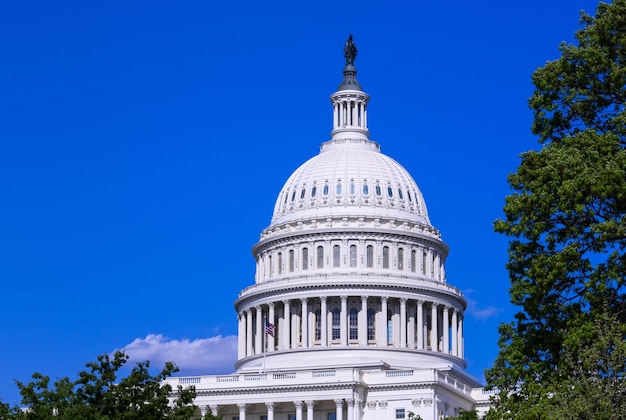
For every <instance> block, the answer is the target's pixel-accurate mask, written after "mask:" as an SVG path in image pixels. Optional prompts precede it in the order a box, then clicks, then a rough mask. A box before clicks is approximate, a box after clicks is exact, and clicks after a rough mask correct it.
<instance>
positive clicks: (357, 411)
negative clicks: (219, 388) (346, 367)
mask: <svg viewBox="0 0 626 420" xmlns="http://www.w3.org/2000/svg"><path fill="white" fill-rule="evenodd" d="M332 401H333V403H334V405H335V410H334V413H335V418H336V420H343V419H344V414H346V416H345V418H346V420H360V419H361V405H362V401H360V400H356V399H354V398H349V399H345V400H344V399H341V398H338V399H334V400H332ZM320 403H322V401H313V400H307V401H301V400H297V401H293V408H294V411H295V419H296V420H303V414H304V412H305V411H306V419H307V420H311V419H313V415H314V409H315V406H316V405H317V406H319V405H320ZM289 405H291V403H276V402H271V401H268V402H266V403H265V408H266V411H265V412H266V413H267V414H266V415H261V418H262V419H264V418H265V419H267V420H274V414H275V413H276V411H277V410H278V409H279V408H280V411H281V412H285V411H286V409H288V408H287V407H288V406H289ZM385 407H386V405H385ZM224 408H225V407H224V406H221V405H218V404H210V405H207V406H200V410H201V414H202V416H204V415H205V414H207V412H209V411H210V412H211V414H212V415H214V416H218V415H220V413H223V412H224V411H225V410H224ZM250 408H251V404H247V403H238V404H237V409H238V411H239V420H246V413H247V412H248V411H249V409H250ZM255 408H256V406H255ZM289 408H291V407H289ZM324 411H326V412H328V410H327V409H324ZM255 415H258V410H255ZM290 418H291V417H290Z"/></svg>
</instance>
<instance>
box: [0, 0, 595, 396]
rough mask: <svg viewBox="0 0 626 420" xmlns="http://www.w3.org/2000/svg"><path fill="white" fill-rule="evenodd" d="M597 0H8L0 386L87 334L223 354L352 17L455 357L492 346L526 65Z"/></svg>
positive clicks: (58, 358)
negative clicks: (462, 316)
mask: <svg viewBox="0 0 626 420" xmlns="http://www.w3.org/2000/svg"><path fill="white" fill-rule="evenodd" d="M595 6H596V2H595V1H590V0H526V1H523V2H519V1H506V0H505V1H503V0H500V1H491V0H485V1H479V2H468V1H460V0H449V1H446V2H443V1H442V2H436V1H421V0H420V1H418V0H414V1H406V2H399V1H393V0H392V1H388V2H382V1H378V2H372V1H362V2H344V1H328V0H318V1H315V2H307V3H304V2H258V1H254V2H253V1H239V2H217V1H213V2H211V1H178V2H166V1H155V0H152V1H132V2H127V1H115V0H111V1H106V2H104V1H102V2H95V1H94V2H84V1H58V2H46V1H28V0H5V1H3V2H1V3H0V54H1V57H2V63H3V64H2V65H1V66H0V182H1V184H0V187H1V191H2V194H1V195H0V281H1V284H2V289H1V290H2V292H1V296H2V301H1V303H0V343H1V345H0V400H2V401H4V402H10V403H18V402H19V395H18V392H17V387H16V386H15V384H14V379H17V380H20V381H28V380H29V378H30V375H31V374H32V373H33V372H35V371H37V372H40V373H43V374H46V375H49V376H51V377H52V378H53V379H56V378H58V377H63V376H70V377H71V378H75V377H76V373H77V372H78V371H79V370H82V369H83V367H84V364H85V363H87V362H89V361H92V360H95V358H96V357H97V355H99V354H102V353H109V352H112V351H114V350H115V349H126V350H127V352H128V353H129V354H130V355H131V357H132V358H133V360H135V361H136V360H143V359H150V360H151V361H152V362H153V364H154V365H157V366H161V365H162V363H163V362H164V361H165V360H173V361H175V362H176V363H177V364H178V365H179V366H180V367H181V374H184V375H186V374H202V373H204V374H213V373H227V372H231V371H232V370H233V368H232V365H233V363H234V355H235V354H236V351H235V348H236V347H235V340H236V339H235V334H236V331H237V323H236V313H235V311H234V309H233V301H234V299H235V298H236V297H237V294H238V292H239V291H240V290H241V289H243V288H245V287H246V286H248V285H250V284H252V283H253V282H254V269H255V264H254V260H253V258H252V255H251V252H250V249H251V247H252V246H253V245H254V243H255V242H256V241H257V240H258V239H259V233H260V232H261V230H262V229H263V228H265V227H266V226H267V225H268V224H269V222H270V218H271V214H272V210H273V206H274V200H275V198H276V196H277V194H278V192H279V191H280V189H281V187H282V185H283V183H284V182H285V181H286V180H287V178H288V176H289V175H290V174H291V172H292V171H293V170H295V169H296V168H297V167H298V166H299V165H300V164H302V163H303V162H305V161H306V160H307V159H308V158H310V157H311V156H313V155H315V154H317V151H318V147H319V145H320V143H322V142H323V141H326V140H328V139H329V133H330V130H331V128H332V119H331V116H332V109H331V105H330V101H329V95H330V94H332V93H333V92H334V90H335V89H336V88H337V86H338V85H339V83H340V82H341V79H342V74H341V70H342V68H343V64H344V60H343V55H342V54H343V53H342V48H343V42H344V41H345V39H346V38H347V36H348V34H350V33H352V34H354V39H355V42H356V45H357V47H358V49H359V55H358V58H357V61H356V66H357V69H358V71H359V73H358V80H359V82H360V83H361V85H362V86H363V89H364V90H365V91H366V92H367V93H368V94H370V96H371V97H372V99H371V101H370V104H369V128H370V132H371V133H372V136H371V138H372V139H373V140H375V141H377V142H379V143H380V144H381V146H382V151H383V152H384V153H385V154H387V155H389V156H391V157H393V158H394V159H395V160H397V161H399V162H400V163H401V164H402V165H403V166H404V167H405V168H407V169H408V170H409V172H410V173H411V174H412V175H413V177H414V179H415V180H416V182H417V184H418V185H419V187H420V188H421V190H422V192H423V194H424V197H425V199H426V203H427V206H428V211H429V215H430V219H431V221H432V223H433V224H434V225H435V227H437V228H438V229H439V230H440V231H441V232H442V235H443V239H444V241H446V243H447V244H448V245H449V246H450V248H451V252H450V256H449V257H448V261H447V273H448V281H449V282H450V283H451V284H453V285H455V286H457V287H459V288H461V289H462V290H463V291H464V292H465V295H466V297H467V299H468V302H469V307H468V310H467V312H466V322H465V328H466V332H465V335H466V359H467V362H468V370H469V372H470V373H472V374H473V375H475V376H477V377H478V378H482V375H483V371H484V369H485V368H487V367H489V366H490V365H491V363H492V361H493V359H494V358H495V356H496V354H497V350H498V347H497V340H498V334H497V326H498V324H499V323H500V322H506V321H510V320H511V319H512V316H513V314H514V312H515V308H513V307H512V306H511V305H510V304H509V298H508V295H507V290H508V276H507V273H506V271H505V268H504V265H505V263H506V260H507V249H506V248H507V244H506V239H505V238H503V237H500V236H498V235H496V234H494V233H493V228H492V226H493V220H494V219H496V218H497V217H499V216H501V214H502V206H503V203H504V197H505V196H506V195H507V194H508V192H509V190H508V186H507V181H506V177H507V175H508V174H509V173H511V172H512V171H514V170H515V168H516V167H517V165H518V163H519V154H520V153H521V152H523V151H526V150H529V149H533V148H538V143H537V140H536V138H535V137H534V136H533V135H532V134H531V133H530V128H529V127H530V124H531V120H532V115H531V112H530V111H529V110H528V108H527V102H526V100H527V98H528V97H529V96H530V95H531V93H532V90H533V89H532V85H531V81H530V76H531V74H532V72H533V71H534V70H535V69H536V68H537V67H539V66H541V65H543V64H544V63H545V62H546V61H547V60H550V59H555V58H557V57H558V55H559V53H558V45H559V43H560V42H561V41H564V40H565V41H573V33H574V31H575V30H576V28H578V22H579V12H580V10H581V9H584V10H586V11H588V12H594V10H595Z"/></svg>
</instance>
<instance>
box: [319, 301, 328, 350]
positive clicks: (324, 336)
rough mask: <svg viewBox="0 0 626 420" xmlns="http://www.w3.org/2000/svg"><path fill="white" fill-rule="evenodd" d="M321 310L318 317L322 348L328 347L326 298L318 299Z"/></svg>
mask: <svg viewBox="0 0 626 420" xmlns="http://www.w3.org/2000/svg"><path fill="white" fill-rule="evenodd" d="M320 302H321V304H322V305H321V306H322V307H321V308H320V316H321V317H322V331H321V335H320V338H321V339H322V347H328V308H327V306H326V296H321V297H320Z"/></svg>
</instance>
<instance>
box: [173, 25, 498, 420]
mask: <svg viewBox="0 0 626 420" xmlns="http://www.w3.org/2000/svg"><path fill="white" fill-rule="evenodd" d="M344 57H345V59H346V65H345V67H344V70H343V75H344V77H343V82H342V83H341V85H340V86H339V88H338V89H337V91H336V92H335V93H333V94H332V95H331V97H330V99H331V102H332V105H333V130H332V132H331V138H330V140H328V141H326V142H324V143H322V145H321V147H320V153H319V154H318V155H317V156H315V157H313V158H311V159H309V160H307V161H306V162H305V163H304V164H302V165H301V166H300V167H299V168H298V169H296V171H295V172H293V174H292V175H291V176H289V177H288V179H287V182H286V183H285V184H284V186H283V187H282V189H281V191H280V193H279V195H278V198H277V200H276V203H275V206H274V211H273V215H272V219H271V222H270V224H269V226H268V227H267V228H266V229H264V230H263V231H262V232H261V235H260V240H259V241H258V242H257V243H256V244H255V245H254V246H253V248H252V254H253V256H254V259H255V263H256V274H255V279H254V283H253V284H251V285H249V286H248V287H246V288H245V289H243V290H242V291H240V293H239V295H238V297H237V299H236V300H235V305H234V306H235V310H236V311H237V318H238V332H237V336H238V342H237V362H236V363H235V369H236V370H237V372H236V373H234V374H232V375H217V376H208V377H189V378H180V380H179V383H178V385H190V384H192V385H194V386H195V387H196V392H197V403H198V404H199V405H200V406H201V407H204V411H205V412H207V411H208V409H209V408H210V410H211V413H212V414H213V415H218V414H222V415H223V417H224V418H233V419H241V420H245V419H246V414H248V415H250V416H251V418H253V419H262V420H263V419H265V420H274V419H276V420H302V419H304V418H305V417H304V414H305V411H306V420H342V419H344V418H345V419H346V420H376V419H389V418H395V419H405V418H407V417H408V414H409V413H410V412H413V413H414V414H415V415H416V417H418V418H423V419H425V420H437V419H441V418H445V417H449V416H453V415H454V416H455V415H458V414H459V413H460V410H471V409H473V408H475V407H478V404H481V405H480V407H481V409H482V410H483V411H484V410H485V407H488V404H489V403H488V398H489V397H488V396H485V394H483V392H482V390H481V389H477V388H476V387H478V386H479V383H478V381H477V380H476V379H475V378H473V377H472V376H471V375H469V374H468V373H467V372H466V371H465V367H466V362H465V351H464V346H465V335H464V320H465V316H464V312H465V309H466V308H467V301H466V300H465V298H464V297H463V294H462V293H461V291H460V290H459V289H457V288H456V287H454V286H453V285H451V284H449V283H448V280H447V276H446V270H445V264H446V258H447V256H448V252H449V249H448V246H447V245H446V244H445V242H444V241H443V240H442V239H441V235H440V233H439V231H438V230H437V229H435V228H434V227H433V226H432V225H431V223H430V221H429V218H428V213H427V211H426V204H425V203H424V198H423V197H422V193H421V192H420V190H419V188H418V187H417V185H416V183H415V181H414V180H413V178H412V177H411V175H410V174H409V173H408V172H407V171H406V169H404V168H403V167H402V166H401V165H400V164H399V163H397V162H396V161H395V160H393V159H391V158H390V157H388V156H386V155H384V154H383V153H381V152H380V146H379V145H378V143H376V142H374V141H372V140H370V138H369V131H368V128H367V103H368V101H369V96H368V95H367V94H366V93H365V92H363V90H362V89H361V86H360V85H359V83H358V82H357V80H356V68H355V67H354V59H355V57H356V47H355V46H354V43H353V41H352V36H350V38H349V39H348V41H346V43H345V46H344ZM344 415H345V416H346V417H344Z"/></svg>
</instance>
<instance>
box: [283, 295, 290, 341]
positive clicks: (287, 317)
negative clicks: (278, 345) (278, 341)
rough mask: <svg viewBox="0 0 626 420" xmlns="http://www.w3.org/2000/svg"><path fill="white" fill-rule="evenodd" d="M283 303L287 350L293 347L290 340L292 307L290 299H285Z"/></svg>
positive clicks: (284, 338) (284, 334) (284, 335)
mask: <svg viewBox="0 0 626 420" xmlns="http://www.w3.org/2000/svg"><path fill="white" fill-rule="evenodd" d="M283 305H284V310H283V346H284V349H285V350H287V349H289V348H291V341H290V340H289V337H291V309H290V308H289V301H288V300H283Z"/></svg>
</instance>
